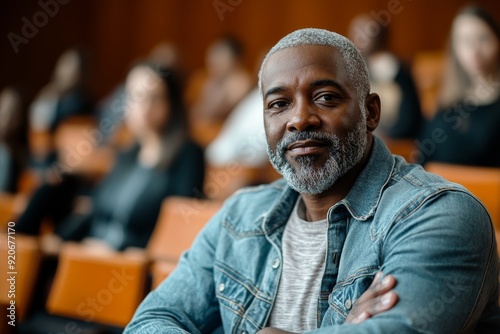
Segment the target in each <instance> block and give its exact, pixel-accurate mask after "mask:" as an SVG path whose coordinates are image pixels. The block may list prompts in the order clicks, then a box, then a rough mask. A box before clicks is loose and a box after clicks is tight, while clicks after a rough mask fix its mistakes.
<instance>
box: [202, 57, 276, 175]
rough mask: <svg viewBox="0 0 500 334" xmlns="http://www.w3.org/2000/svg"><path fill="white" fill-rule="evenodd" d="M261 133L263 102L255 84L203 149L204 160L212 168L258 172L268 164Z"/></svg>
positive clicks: (257, 65)
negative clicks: (221, 167) (219, 167)
mask: <svg viewBox="0 0 500 334" xmlns="http://www.w3.org/2000/svg"><path fill="white" fill-rule="evenodd" d="M268 51H269V50H268V49H265V50H264V51H263V52H261V55H260V56H259V57H257V62H256V63H255V69H254V73H255V75H254V78H255V79H256V78H257V76H258V73H259V70H260V65H261V63H262V60H263V59H264V56H265V55H266V54H267V52H268ZM266 147H267V144H266V135H265V133H264V117H263V101H262V94H261V93H260V91H259V89H258V87H257V83H255V87H254V89H252V90H251V91H250V92H249V93H248V94H247V95H246V96H245V97H244V98H243V99H242V100H241V102H239V103H238V105H237V106H236V107H235V108H234V109H233V111H231V113H230V115H229V116H228V118H227V119H226V121H225V122H224V125H223V127H222V129H221V131H220V132H219V134H218V135H217V137H216V138H215V140H214V141H213V142H211V143H210V145H209V146H208V147H207V149H206V151H205V157H206V159H207V162H208V163H209V164H210V165H212V166H225V165H226V166H227V165H229V164H235V163H236V164H238V165H241V166H244V167H251V168H254V167H256V168H259V167H263V166H265V165H267V164H268V163H269V157H268V155H267V150H266Z"/></svg>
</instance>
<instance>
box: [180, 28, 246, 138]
mask: <svg viewBox="0 0 500 334" xmlns="http://www.w3.org/2000/svg"><path fill="white" fill-rule="evenodd" d="M242 57H243V48H242V46H241V44H240V42H239V41H238V40H236V39H234V38H231V37H228V38H223V39H220V40H217V41H216V42H214V43H213V44H212V45H211V46H210V47H209V48H208V50H207V53H206V58H205V67H206V68H205V70H200V71H198V72H197V73H195V74H194V75H193V77H192V78H191V80H190V81H189V84H188V91H187V95H186V100H187V102H188V104H189V107H190V111H189V115H190V118H191V119H190V120H191V123H192V125H193V130H192V131H193V132H194V135H195V136H196V137H198V136H197V135H198V133H197V132H200V131H205V132H206V133H205V134H204V135H203V136H202V137H203V138H197V140H198V141H199V142H200V143H201V144H203V145H206V144H208V143H209V142H210V141H211V140H212V139H213V138H214V137H215V135H216V134H217V132H218V131H219V129H220V126H221V125H222V123H223V121H224V120H225V119H226V117H227V116H228V115H229V113H230V112H231V111H232V110H233V109H234V107H235V106H236V105H237V104H238V102H240V101H241V99H242V98H243V97H244V96H245V95H246V94H247V93H248V92H249V91H250V90H251V89H252V86H253V81H252V79H251V77H250V75H249V74H248V73H247V71H246V70H245V69H244V68H243V65H242V63H241V60H242ZM213 129H215V130H214V131H212V133H210V134H208V132H209V131H210V130H213ZM205 137H207V138H205ZM210 137H211V138H210Z"/></svg>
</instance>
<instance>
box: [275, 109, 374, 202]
mask: <svg viewBox="0 0 500 334" xmlns="http://www.w3.org/2000/svg"><path fill="white" fill-rule="evenodd" d="M307 139H310V140H317V141H322V142H325V143H326V144H327V145H328V147H329V150H330V152H329V154H328V158H327V160H326V161H325V163H324V165H323V167H319V168H318V167H315V166H314V162H315V161H316V159H317V156H314V155H307V156H299V157H297V158H295V161H296V162H297V163H298V165H299V166H300V167H298V168H297V170H295V169H294V168H293V167H292V165H291V164H290V163H289V162H288V161H287V160H286V157H285V153H286V150H287V147H288V146H289V145H290V144H292V143H294V142H296V141H299V140H307ZM367 144H368V136H367V133H366V120H365V119H364V118H363V119H362V121H360V122H359V123H358V125H357V126H356V128H355V129H354V130H353V131H351V132H349V133H348V135H347V139H346V140H345V142H342V141H341V140H340V138H339V137H338V136H336V135H332V134H329V133H323V132H316V131H302V132H295V133H293V134H292V135H290V136H289V137H287V138H285V139H283V140H281V141H280V142H279V143H278V145H277V148H276V151H273V150H272V149H271V147H270V146H269V144H268V145H267V153H268V154H269V159H270V161H271V164H272V165H273V167H274V169H276V170H277V171H278V173H280V174H281V175H282V176H283V178H284V179H285V180H286V181H287V182H288V184H289V185H290V187H292V188H293V189H295V190H296V191H298V192H299V193H301V194H321V193H323V192H324V191H326V190H328V189H330V188H331V187H332V186H333V185H334V184H335V182H337V180H338V179H339V178H340V177H342V176H343V175H345V174H346V173H347V172H348V171H350V170H351V169H352V168H353V167H354V166H355V165H356V164H357V163H358V162H360V161H361V159H362V158H363V154H364V152H365V149H366V146H367Z"/></svg>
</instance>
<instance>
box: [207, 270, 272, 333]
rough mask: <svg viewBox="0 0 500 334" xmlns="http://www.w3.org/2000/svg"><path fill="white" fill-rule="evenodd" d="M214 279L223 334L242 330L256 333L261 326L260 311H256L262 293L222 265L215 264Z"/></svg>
mask: <svg viewBox="0 0 500 334" xmlns="http://www.w3.org/2000/svg"><path fill="white" fill-rule="evenodd" d="M214 279H215V296H216V298H217V300H218V302H219V307H220V312H221V318H222V322H223V326H224V333H231V332H236V331H238V332H239V331H242V330H243V329H245V331H247V332H256V331H257V330H258V329H259V326H260V325H261V324H260V322H261V319H259V318H260V317H261V316H262V314H259V313H262V309H260V310H258V309H259V308H260V307H259V305H260V304H261V303H260V301H261V298H262V296H263V293H262V292H261V291H259V289H258V288H257V287H256V286H255V285H254V284H253V283H252V282H251V281H250V280H249V279H247V278H245V277H244V276H243V275H241V274H239V273H238V272H236V271H235V270H233V269H231V268H229V267H228V266H226V265H224V264H222V263H216V264H215V266H214ZM257 310H258V312H257ZM249 329H250V331H249Z"/></svg>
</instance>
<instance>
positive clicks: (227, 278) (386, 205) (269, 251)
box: [125, 138, 500, 334]
mask: <svg viewBox="0 0 500 334" xmlns="http://www.w3.org/2000/svg"><path fill="white" fill-rule="evenodd" d="M298 195H299V194H298V193H297V192H295V191H293V190H292V189H291V188H290V187H288V185H287V184H286V182H285V181H283V180H280V181H277V182H275V183H273V184H270V185H265V186H260V187H255V188H248V189H244V190H242V191H240V192H238V193H237V194H235V195H234V196H233V197H231V198H230V199H228V200H227V202H226V203H225V205H224V207H223V208H222V209H221V211H220V212H219V213H217V214H216V215H215V216H214V217H213V218H212V219H211V221H210V222H209V223H208V224H207V226H206V227H205V228H204V230H203V231H202V232H201V233H200V235H199V236H198V237H197V239H196V241H195V242H194V244H193V246H192V248H191V250H189V251H188V252H186V253H185V254H184V255H183V256H182V259H181V261H180V263H179V265H178V267H177V269H176V270H175V271H174V272H173V273H172V275H171V276H170V277H169V278H168V279H167V280H165V281H164V282H163V283H162V284H161V285H160V286H159V287H158V288H157V289H156V290H154V291H152V292H151V293H150V294H149V295H148V296H147V297H146V299H145V300H144V301H143V302H142V304H141V305H140V307H139V308H138V310H137V312H136V314H135V316H134V318H133V320H132V322H131V323H130V324H129V325H128V327H127V328H126V330H125V333H187V332H189V333H210V332H214V331H219V332H221V331H223V332H224V333H255V332H257V331H258V330H259V329H261V328H263V327H265V326H266V324H267V322H268V318H269V314H270V311H271V309H272V307H273V303H274V301H275V298H276V293H277V291H278V284H279V282H280V275H281V264H282V260H283V259H282V254H281V246H282V245H281V238H282V236H283V230H284V228H285V225H286V222H287V220H288V217H289V216H290V213H291V211H292V209H293V207H294V204H295V202H296V200H297V197H298ZM327 219H328V221H329V229H328V254H327V260H326V267H325V272H324V274H323V280H322V283H321V292H320V295H319V296H318V298H319V299H318V300H319V303H318V310H317V318H318V324H321V325H320V328H318V329H317V330H315V331H314V333H384V334H386V333H397V334H402V333H446V334H450V333H472V332H475V333H500V313H499V312H500V311H499V308H498V257H497V250H496V243H495V238H494V232H493V228H492V224H491V222H490V218H489V216H488V214H487V212H486V210H485V209H484V207H483V206H482V205H481V204H480V203H479V202H478V201H477V199H476V198H474V197H473V196H472V195H471V194H470V193H469V192H467V191H466V190H465V189H464V188H462V187H461V186H459V185H456V184H452V183H449V182H447V181H445V180H443V179H441V178H439V177H437V176H435V175H433V174H429V173H426V172H425V171H424V170H423V169H422V168H421V167H420V166H417V165H411V164H407V163H406V162H405V161H404V160H403V159H402V158H400V157H398V156H392V155H391V154H390V152H389V151H388V149H387V148H386V147H385V145H384V144H383V143H382V142H381V141H380V140H379V139H377V138H375V140H374V145H373V148H372V153H371V156H370V159H369V161H368V164H367V166H366V167H365V169H364V170H363V172H362V173H361V174H360V175H359V177H358V179H357V181H356V183H355V184H354V186H353V188H352V189H351V191H350V192H349V194H348V195H347V196H346V198H344V199H343V200H342V201H340V202H339V203H336V204H335V205H333V206H332V207H331V208H330V209H329V210H328V215H327ZM305 260H307V259H305ZM379 270H381V271H383V272H384V274H392V275H394V276H395V277H396V279H397V282H398V283H397V286H396V288H395V291H396V292H397V293H398V295H399V302H398V303H397V305H396V306H395V307H394V308H393V309H391V310H390V311H387V312H385V313H382V314H379V315H377V316H375V317H373V318H371V319H369V320H366V321H365V322H363V323H362V324H359V325H350V324H345V325H343V322H344V321H345V319H346V317H347V315H348V313H349V310H350V309H351V308H352V306H353V304H354V303H355V301H356V299H357V298H359V297H360V296H361V294H362V293H363V292H364V291H365V290H366V289H367V288H368V286H369V285H370V283H371V282H372V280H373V277H374V275H375V274H376V272H377V271H379Z"/></svg>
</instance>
